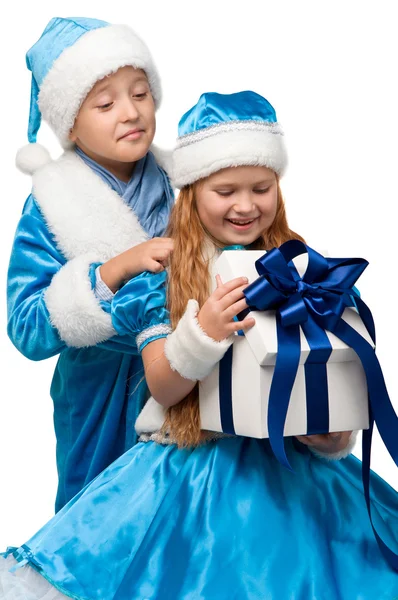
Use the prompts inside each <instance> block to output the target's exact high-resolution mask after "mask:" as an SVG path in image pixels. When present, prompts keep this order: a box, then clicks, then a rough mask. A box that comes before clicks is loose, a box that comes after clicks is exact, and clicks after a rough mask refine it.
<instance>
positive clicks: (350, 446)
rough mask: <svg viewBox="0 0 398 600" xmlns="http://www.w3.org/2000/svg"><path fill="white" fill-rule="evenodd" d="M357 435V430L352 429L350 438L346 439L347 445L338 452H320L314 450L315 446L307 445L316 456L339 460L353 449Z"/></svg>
mask: <svg viewBox="0 0 398 600" xmlns="http://www.w3.org/2000/svg"><path fill="white" fill-rule="evenodd" d="M357 435H358V432H357V431H353V432H352V433H351V435H350V439H349V440H348V444H347V446H346V447H345V448H343V449H342V450H339V452H329V453H327V452H321V451H320V450H316V449H315V448H311V446H308V447H309V449H310V450H311V452H312V453H313V454H315V456H318V458H326V460H341V459H342V458H346V457H347V456H348V455H349V454H351V452H352V451H353V449H354V446H355V443H356V441H357Z"/></svg>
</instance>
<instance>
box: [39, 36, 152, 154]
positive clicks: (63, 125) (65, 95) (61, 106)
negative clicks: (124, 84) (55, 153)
mask: <svg viewBox="0 0 398 600" xmlns="http://www.w3.org/2000/svg"><path fill="white" fill-rule="evenodd" d="M125 66H132V67H135V68H136V69H143V70H144V71H145V73H146V75H147V78H148V82H149V87H150V89H151V93H152V96H153V99H154V101H155V106H156V107H159V105H160V101H161V87H160V79H159V75H158V73H157V70H156V67H155V65H154V63H153V60H152V57H151V55H150V53H149V50H148V48H147V46H146V44H144V42H143V41H142V40H141V39H140V38H139V37H138V36H137V34H136V33H134V31H132V29H130V27H127V26H126V25H109V26H107V27H100V28H98V29H94V30H92V31H88V32H87V33H85V34H84V35H82V36H81V37H80V38H79V39H78V40H77V41H76V42H75V43H74V44H73V45H72V46H70V47H69V48H66V49H65V50H64V51H63V52H62V54H61V55H60V56H59V57H58V58H57V60H56V61H55V62H54V64H53V65H52V67H51V69H50V71H49V72H48V73H47V75H46V76H45V78H44V80H43V82H42V84H41V87H40V93H39V99H38V102H39V108H40V110H41V113H42V115H43V118H44V120H46V121H47V122H48V123H49V125H50V126H51V127H52V128H53V130H54V131H55V133H56V135H57V136H58V138H59V139H60V141H61V144H62V145H63V146H64V147H66V148H67V147H68V146H70V142H69V139H68V136H69V132H70V130H71V129H72V127H73V124H74V121H75V118H76V115H77V113H78V112H79V108H80V106H81V104H82V102H83V100H84V99H85V97H86V96H87V94H88V93H89V92H90V90H91V89H92V87H93V86H94V84H95V83H96V82H97V81H99V80H101V79H103V78H104V77H106V75H109V74H111V73H114V72H116V71H117V70H118V69H120V68H121V67H125Z"/></svg>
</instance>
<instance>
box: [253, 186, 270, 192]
mask: <svg viewBox="0 0 398 600" xmlns="http://www.w3.org/2000/svg"><path fill="white" fill-rule="evenodd" d="M270 189H271V188H270V187H268V188H264V189H261V190H253V192H254V193H255V194H266V193H267V192H269V190H270Z"/></svg>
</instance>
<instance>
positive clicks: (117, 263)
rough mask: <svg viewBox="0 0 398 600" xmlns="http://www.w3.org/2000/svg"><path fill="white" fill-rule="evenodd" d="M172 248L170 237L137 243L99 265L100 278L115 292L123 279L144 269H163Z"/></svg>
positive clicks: (158, 270)
mask: <svg viewBox="0 0 398 600" xmlns="http://www.w3.org/2000/svg"><path fill="white" fill-rule="evenodd" d="M172 250H173V240H171V239H170V238H153V239H152V240H149V241H147V242H143V243H142V244H138V245H137V246H134V247H133V248H130V249H129V250H126V252H122V254H119V255H118V256H115V257H114V258H112V259H111V260H108V261H107V262H106V263H104V264H103V265H101V267H100V275H101V279H102V281H103V282H104V283H105V285H107V286H108V288H109V289H110V290H111V291H112V292H113V293H116V292H117V290H118V289H119V288H120V287H121V286H122V285H123V283H124V282H125V281H127V280H129V279H131V278H132V277H135V276H136V275H139V274H140V273H143V272H144V271H150V272H151V273H160V271H163V269H164V268H165V266H166V265H167V263H168V259H169V257H170V254H171V252H172Z"/></svg>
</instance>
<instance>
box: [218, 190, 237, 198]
mask: <svg viewBox="0 0 398 600" xmlns="http://www.w3.org/2000/svg"><path fill="white" fill-rule="evenodd" d="M215 192H216V193H217V194H218V195H219V196H223V197H224V198H226V197H227V196H232V194H233V193H234V192H233V190H215Z"/></svg>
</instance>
